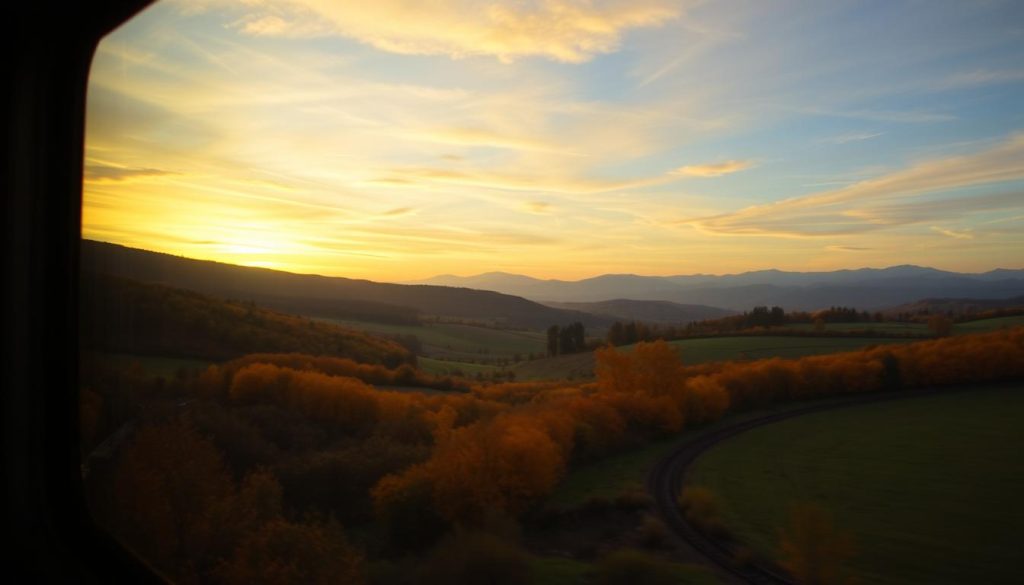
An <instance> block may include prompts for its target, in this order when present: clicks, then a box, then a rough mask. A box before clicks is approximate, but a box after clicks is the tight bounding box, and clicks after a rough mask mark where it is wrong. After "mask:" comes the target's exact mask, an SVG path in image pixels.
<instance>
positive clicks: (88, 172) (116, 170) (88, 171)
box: [85, 163, 175, 181]
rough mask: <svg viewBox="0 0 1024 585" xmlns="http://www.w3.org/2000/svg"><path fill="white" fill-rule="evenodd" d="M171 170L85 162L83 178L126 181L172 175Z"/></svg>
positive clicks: (88, 179)
mask: <svg viewBox="0 0 1024 585" xmlns="http://www.w3.org/2000/svg"><path fill="white" fill-rule="evenodd" d="M173 174H175V173H173V172H172V171H166V170H163V169H150V168H132V167H118V166H111V165H105V164H99V163H87V164H86V165H85V180H87V181H126V180H129V179H138V178H144V177H163V176H166V175H173Z"/></svg>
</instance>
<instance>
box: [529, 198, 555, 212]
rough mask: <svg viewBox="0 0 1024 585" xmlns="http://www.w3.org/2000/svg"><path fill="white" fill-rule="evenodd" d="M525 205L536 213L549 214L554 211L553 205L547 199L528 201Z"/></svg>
mask: <svg viewBox="0 0 1024 585" xmlns="http://www.w3.org/2000/svg"><path fill="white" fill-rule="evenodd" d="M524 207H526V210H527V211H529V212H530V213H533V214H536V215H547V214H549V213H551V211H552V205H551V204H550V203H548V202H546V201H527V202H526V203H525V205H524Z"/></svg>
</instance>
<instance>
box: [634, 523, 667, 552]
mask: <svg viewBox="0 0 1024 585" xmlns="http://www.w3.org/2000/svg"><path fill="white" fill-rule="evenodd" d="M668 539H669V531H668V528H667V527H665V523H664V522H662V521H661V520H660V519H659V518H656V517H654V516H650V515H647V516H644V521H643V524H641V525H640V544H642V545H643V546H644V547H645V548H650V549H658V548H662V547H664V546H665V545H666V544H667V543H668Z"/></svg>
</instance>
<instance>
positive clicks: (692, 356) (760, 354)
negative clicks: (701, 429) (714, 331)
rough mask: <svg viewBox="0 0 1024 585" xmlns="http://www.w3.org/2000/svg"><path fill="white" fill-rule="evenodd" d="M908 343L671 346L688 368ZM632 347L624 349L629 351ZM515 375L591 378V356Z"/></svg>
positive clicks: (750, 339) (545, 362) (762, 341)
mask: <svg viewBox="0 0 1024 585" xmlns="http://www.w3.org/2000/svg"><path fill="white" fill-rule="evenodd" d="M906 341H908V340H903V339H893V338H885V337H877V338H863V337H853V338H851V337H787V336H770V335H765V336H735V337H704V338H698V339H680V340H676V341H672V342H670V343H671V344H672V345H673V346H674V347H675V348H676V349H677V350H678V351H679V353H680V355H681V357H682V359H683V363H684V364H688V365H693V364H703V363H707V362H719V361H729V360H758V359H763V358H771V357H782V358H798V357H803V356H807V355H821V354H828V353H837V352H842V351H852V350H855V349H860V348H862V347H866V346H869V345H883V344H889V343H906ZM632 347H633V346H623V347H622V348H620V349H622V350H624V351H631V349H632ZM514 371H515V373H516V379H518V380H541V379H545V378H581V377H590V376H592V375H593V371H594V355H593V354H592V353H579V354H570V355H564V356H556V357H553V358H545V359H540V360H534V361H531V362H525V363H521V364H518V365H517V366H516V367H515V368H514Z"/></svg>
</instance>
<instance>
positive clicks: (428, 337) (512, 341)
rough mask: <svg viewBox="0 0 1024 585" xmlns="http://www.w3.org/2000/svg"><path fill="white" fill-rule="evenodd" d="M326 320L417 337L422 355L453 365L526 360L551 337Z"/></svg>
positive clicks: (511, 331)
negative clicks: (447, 361) (450, 362)
mask: <svg viewBox="0 0 1024 585" xmlns="http://www.w3.org/2000/svg"><path fill="white" fill-rule="evenodd" d="M324 320H325V321H329V322H331V323H336V324H338V325H342V326H345V327H348V328H350V329H356V330H358V331H366V332H368V333H374V334H379V335H415V336H416V337H417V338H418V339H419V340H420V344H421V345H422V352H421V354H422V355H425V356H427V357H431V358H437V359H443V360H449V361H461V362H470V361H472V362H480V361H484V362H493V361H495V360H502V361H508V360H511V359H512V358H513V357H514V356H515V355H516V354H520V356H521V357H523V358H525V357H526V356H527V355H528V354H530V353H538V354H542V353H544V351H545V347H546V346H547V336H546V335H545V334H544V333H542V332H540V331H521V330H516V329H494V328H490V327H480V326H476V325H462V324H458V323H426V324H422V325H389V324H385V323H369V322H364V321H341V320H337V319H324Z"/></svg>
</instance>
